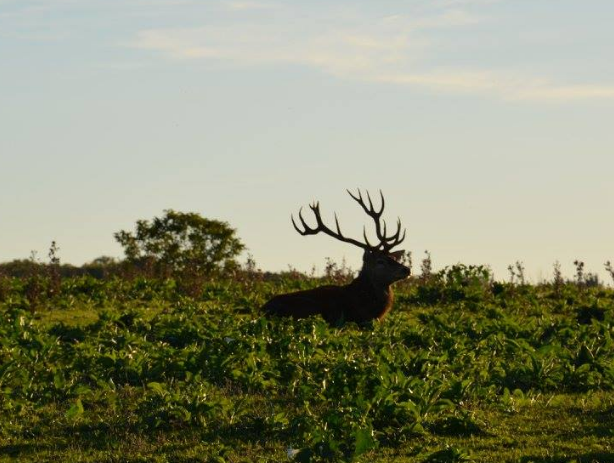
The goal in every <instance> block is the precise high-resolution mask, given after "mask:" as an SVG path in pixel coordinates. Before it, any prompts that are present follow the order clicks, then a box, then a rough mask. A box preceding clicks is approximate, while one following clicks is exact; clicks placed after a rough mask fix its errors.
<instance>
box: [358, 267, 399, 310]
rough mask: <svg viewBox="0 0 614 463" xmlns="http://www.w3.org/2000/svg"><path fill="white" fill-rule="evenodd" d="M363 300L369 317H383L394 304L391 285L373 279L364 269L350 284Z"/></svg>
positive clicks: (364, 308)
mask: <svg viewBox="0 0 614 463" xmlns="http://www.w3.org/2000/svg"><path fill="white" fill-rule="evenodd" d="M349 286H350V287H351V289H352V291H353V292H354V293H355V295H356V296H357V297H358V298H359V300H360V301H361V303H362V304H361V305H363V307H362V308H363V310H364V311H365V312H366V313H365V314H364V316H365V317H367V318H381V317H383V316H384V315H385V314H386V312H388V310H390V307H391V306H392V301H393V294H392V288H391V287H390V285H384V284H381V283H378V282H375V281H373V280H372V279H371V278H370V277H369V275H368V274H367V273H366V272H365V271H364V270H361V272H360V273H359V274H358V276H357V277H356V279H355V280H354V281H352V283H350V285H349Z"/></svg>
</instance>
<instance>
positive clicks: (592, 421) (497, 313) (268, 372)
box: [0, 266, 614, 463]
mask: <svg viewBox="0 0 614 463" xmlns="http://www.w3.org/2000/svg"><path fill="white" fill-rule="evenodd" d="M0 281H1V285H0V313H1V316H0V408H1V410H2V413H1V415H0V460H2V461H8V460H11V461H62V462H72V461H80V462H89V461H92V462H93V461H108V462H111V461H117V462H120V461H121V462H149V461H153V462H167V461H169V462H189V461H202V462H267V461H270V462H283V461H298V462H306V461H359V462H372V463H380V462H381V463H383V462H398V463H409V462H438V461H439V462H454V461H459V462H460V461H476V462H525V463H528V462H536V463H546V462H548V463H550V462H552V463H554V462H582V463H585V462H614V392H613V389H614V341H613V340H612V337H613V335H614V324H613V322H614V290H612V289H610V288H605V287H602V286H595V287H590V286H588V285H578V284H575V283H572V282H558V283H556V284H554V283H551V284H541V285H524V284H511V283H496V282H492V281H490V280H489V278H488V275H487V274H486V273H485V272H484V271H483V269H481V268H471V267H464V266H457V267H453V268H451V269H448V270H447V271H445V272H442V273H440V274H438V275H435V276H433V277H432V278H431V279H429V280H428V281H426V280H425V281H418V280H413V281H410V282H407V283H403V284H400V285H397V290H396V302H395V306H394V308H393V310H392V312H391V313H390V314H389V315H388V316H387V317H386V318H385V319H384V320H383V321H382V322H379V323H372V324H369V325H367V326H356V325H354V324H346V325H344V326H329V325H327V324H326V323H325V322H324V321H323V320H321V319H319V318H312V319H307V320H299V321H294V320H288V319H270V320H269V319H266V318H263V317H262V316H261V315H260V314H259V312H258V308H259V307H260V306H261V305H262V304H263V303H264V302H265V301H266V300H267V299H268V298H269V297H270V296H272V295H274V294H277V293H280V292H284V291H290V290H295V289H300V288H309V287H314V286H316V285H318V284H321V283H322V279H318V278H306V277H296V276H295V275H292V274H291V273H288V274H285V275H273V276H271V277H269V278H264V277H263V276H262V275H252V276H249V275H243V277H241V278H237V279H231V280H223V279H221V280H216V281H208V282H204V283H203V284H202V287H200V288H199V291H197V292H196V293H195V294H196V295H194V296H191V297H190V296H187V295H186V292H185V291H181V290H180V288H179V287H178V286H177V285H176V283H175V282H174V281H173V280H164V281H162V280H153V279H145V278H133V279H119V278H109V279H106V280H97V279H94V278H91V277H74V278H64V279H63V280H62V281H61V282H57V288H55V290H52V289H51V286H52V285H51V283H50V282H46V281H42V282H38V283H37V284H36V285H34V286H35V287H34V288H33V282H32V281H31V279H30V280H28V279H27V278H21V279H17V278H11V279H9V278H5V279H2V280H0ZM193 293H194V292H193ZM33 294H34V296H33Z"/></svg>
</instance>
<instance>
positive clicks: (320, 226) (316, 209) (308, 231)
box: [290, 201, 373, 249]
mask: <svg viewBox="0 0 614 463" xmlns="http://www.w3.org/2000/svg"><path fill="white" fill-rule="evenodd" d="M309 208H310V209H311V210H312V212H313V215H314V216H315V219H316V227H315V228H311V227H310V226H309V225H307V222H305V219H304V218H303V215H302V212H303V208H302V207H301V208H300V209H299V212H298V217H299V219H300V221H301V224H302V226H303V228H304V229H303V230H301V229H300V228H299V227H298V226H297V225H296V222H295V221H294V216H293V215H291V216H290V218H291V220H292V225H293V226H294V229H295V230H296V231H297V232H298V233H299V234H301V235H303V236H305V235H315V234H317V233H319V232H323V233H325V234H327V235H329V236H332V237H333V238H335V239H338V240H339V241H344V242H346V243H351V244H354V245H356V246H358V247H360V248H363V249H373V247H372V246H371V245H370V244H368V243H367V244H364V243H361V242H360V241H357V240H354V239H352V238H346V237H345V236H343V233H341V227H340V226H339V218H338V217H337V214H335V226H336V228H337V233H335V232H334V231H333V230H331V229H330V228H328V227H327V226H326V225H324V221H323V220H322V215H321V214H320V203H319V202H318V201H314V202H313V203H311V204H310V205H309Z"/></svg>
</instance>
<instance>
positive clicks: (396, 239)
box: [291, 189, 405, 252]
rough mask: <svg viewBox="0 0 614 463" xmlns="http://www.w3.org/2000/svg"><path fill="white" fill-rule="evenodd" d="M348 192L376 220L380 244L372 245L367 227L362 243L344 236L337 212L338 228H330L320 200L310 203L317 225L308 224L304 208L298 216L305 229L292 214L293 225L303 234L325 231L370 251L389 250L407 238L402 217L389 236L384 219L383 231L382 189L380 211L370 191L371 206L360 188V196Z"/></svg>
mask: <svg viewBox="0 0 614 463" xmlns="http://www.w3.org/2000/svg"><path fill="white" fill-rule="evenodd" d="M347 192H348V193H349V195H350V196H351V197H352V198H353V199H354V200H355V201H356V202H358V204H360V206H361V207H362V208H363V210H364V211H365V212H366V213H367V215H369V216H370V217H371V218H373V220H374V221H375V233H376V235H377V239H378V240H379V241H380V242H379V244H377V245H376V246H373V245H371V243H369V240H368V238H367V230H366V228H363V237H364V240H365V242H364V243H361V242H360V241H357V240H355V239H352V238H347V237H345V236H343V233H341V228H340V227H339V219H338V218H337V214H335V226H336V228H337V232H334V231H333V230H331V229H330V228H328V227H327V226H326V225H324V222H323V221H322V216H321V215H320V203H319V202H315V203H313V204H310V205H309V208H310V209H311V210H312V211H313V214H314V216H315V218H316V227H315V228H311V227H310V226H309V225H307V223H306V222H305V219H303V215H302V211H303V208H301V209H299V213H298V217H299V219H300V221H301V224H302V226H303V230H301V229H300V228H299V227H298V226H297V225H296V222H294V216H291V218H292V225H294V229H295V230H296V231H297V232H299V233H300V234H301V235H303V236H306V235H315V234H316V233H319V232H323V233H325V234H327V235H329V236H332V237H333V238H336V239H338V240H339V241H344V242H346V243H351V244H353V245H355V246H358V247H360V248H362V249H366V250H370V251H374V250H381V251H384V252H389V251H390V250H391V249H392V248H393V247H395V246H397V245H399V244H401V243H402V242H403V240H404V239H405V230H403V236H401V219H397V231H396V233H395V234H394V235H392V236H389V237H388V236H386V221H382V223H383V232H382V224H380V218H381V216H382V213H383V212H384V206H385V202H384V195H383V193H382V191H381V190H380V192H379V193H380V197H381V199H382V206H381V208H380V209H379V211H376V210H375V208H374V207H373V201H371V196H370V195H369V192H368V191H367V199H368V200H369V206H367V204H366V203H365V201H364V200H363V197H362V193H361V191H360V189H359V190H358V196H354V195H353V194H352V192H350V191H349V190H347Z"/></svg>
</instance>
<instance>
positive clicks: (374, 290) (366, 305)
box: [263, 273, 394, 323]
mask: <svg viewBox="0 0 614 463" xmlns="http://www.w3.org/2000/svg"><path fill="white" fill-rule="evenodd" d="M393 299H394V297H393V294H392V289H391V288H390V286H385V287H384V286H380V287H377V286H374V285H373V284H372V283H371V282H370V281H369V280H368V278H367V277H366V276H365V275H363V274H362V273H361V274H360V275H359V276H358V278H356V279H355V280H354V281H352V282H351V283H350V284H348V285H344V286H333V285H328V286H320V287H319V288H315V289H308V290H305V291H297V292H294V293H289V294H281V295H279V296H275V297H274V298H273V299H271V300H270V301H269V302H267V303H266V304H265V305H264V307H263V310H264V311H265V312H267V313H268V314H271V315H278V316H282V317H283V316H290V317H294V318H305V317H309V316H311V315H322V317H323V318H324V319H325V320H326V321H327V322H329V323H336V322H338V321H347V322H356V323H364V322H367V321H369V320H374V319H378V320H379V319H381V318H382V317H383V316H384V315H386V313H387V312H388V311H389V310H390V308H391V307H392V301H393Z"/></svg>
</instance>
